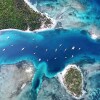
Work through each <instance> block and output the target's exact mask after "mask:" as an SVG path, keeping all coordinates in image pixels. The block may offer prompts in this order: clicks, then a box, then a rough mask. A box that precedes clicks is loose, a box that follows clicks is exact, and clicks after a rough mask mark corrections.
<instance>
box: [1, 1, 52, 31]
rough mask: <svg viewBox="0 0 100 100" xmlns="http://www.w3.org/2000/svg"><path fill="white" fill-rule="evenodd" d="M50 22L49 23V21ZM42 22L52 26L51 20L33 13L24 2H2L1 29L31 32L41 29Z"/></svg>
mask: <svg viewBox="0 0 100 100" xmlns="http://www.w3.org/2000/svg"><path fill="white" fill-rule="evenodd" d="M48 20H49V21H48ZM42 21H45V23H46V25H48V24H50V23H51V22H50V19H47V18H46V16H43V15H41V14H40V13H37V12H35V11H33V10H32V9H31V8H29V6H28V5H27V4H25V2H24V0H0V29H7V28H16V29H22V30H26V29H27V27H28V26H29V27H30V29H31V30H34V29H38V28H40V26H41V24H42Z"/></svg>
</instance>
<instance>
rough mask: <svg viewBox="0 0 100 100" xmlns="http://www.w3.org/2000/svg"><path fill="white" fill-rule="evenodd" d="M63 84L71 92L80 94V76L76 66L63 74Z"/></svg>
mask: <svg viewBox="0 0 100 100" xmlns="http://www.w3.org/2000/svg"><path fill="white" fill-rule="evenodd" d="M65 84H66V85H67V88H68V89H69V90H70V91H71V93H72V94H76V96H80V95H81V94H82V76H81V73H80V71H79V70H77V69H76V68H70V69H69V70H68V72H67V73H66V75H65Z"/></svg>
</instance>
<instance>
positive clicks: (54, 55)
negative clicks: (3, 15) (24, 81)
mask: <svg viewBox="0 0 100 100" xmlns="http://www.w3.org/2000/svg"><path fill="white" fill-rule="evenodd" d="M71 1H72V0H71ZM71 1H70V0H30V2H31V3H32V4H36V3H37V9H38V10H39V11H40V12H43V13H47V14H48V15H49V16H50V17H52V18H54V19H56V20H58V22H61V24H62V28H58V29H55V28H54V29H49V30H45V31H30V32H25V31H21V30H3V31H2V30H1V31H0V65H3V64H15V63H17V62H20V61H23V60H27V61H29V62H31V63H33V65H34V67H35V68H36V69H37V71H36V73H35V76H34V78H33V80H32V91H36V92H37V93H38V92H39V89H40V87H41V84H42V78H43V76H44V75H45V76H46V77H48V78H53V77H54V76H55V75H57V73H58V72H61V71H62V70H63V69H64V68H65V67H66V66H67V65H68V64H75V63H77V62H79V61H81V60H84V59H86V58H93V59H95V62H99V63H100V39H92V37H91V35H90V34H91V33H89V31H88V29H90V27H91V26H96V27H97V28H98V29H100V0H88V1H87V0H76V1H78V2H80V4H82V5H81V6H84V9H85V11H80V10H76V8H70V9H69V10H68V9H67V8H66V4H67V5H68V4H70V2H71ZM73 3H74V2H73ZM49 7H51V8H52V10H50V11H49V10H48V9H47V8H49ZM63 7H64V8H65V9H67V11H69V12H67V11H65V12H62V11H61V13H58V12H59V11H60V10H59V9H61V10H62V8H63ZM44 8H46V9H44ZM68 13H71V14H73V15H75V16H74V17H75V19H74V17H73V18H72V19H71V21H70V19H67V16H68ZM61 14H62V16H60V19H59V18H58V16H59V15H61ZM57 18H58V19H57ZM74 21H75V22H77V21H78V22H80V23H82V25H83V26H82V25H81V26H78V28H74V29H73V26H71V25H73V23H72V22H74ZM66 23H67V25H66ZM71 23H72V24H71ZM69 25H70V29H68V28H69ZM77 25H78V23H75V26H77ZM63 26H64V28H63ZM84 27H85V28H84ZM71 28H72V29H71ZM82 28H83V29H82ZM85 29H86V30H85ZM99 34H100V33H99ZM84 61H85V60H84ZM89 67H90V68H89V69H92V66H89ZM81 69H82V68H81ZM83 69H84V68H83ZM99 70H100V66H99V67H98V70H96V71H95V72H93V73H92V75H91V77H89V78H88V80H87V81H88V83H87V84H88V87H86V88H87V94H88V92H89V94H88V100H100V71H99ZM87 72H88V71H87ZM85 97H87V96H85ZM84 100H87V99H86V98H84Z"/></svg>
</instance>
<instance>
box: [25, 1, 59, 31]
mask: <svg viewBox="0 0 100 100" xmlns="http://www.w3.org/2000/svg"><path fill="white" fill-rule="evenodd" d="M24 2H25V3H26V4H27V5H28V6H29V7H30V8H31V9H33V10H34V11H35V12H38V13H40V14H41V15H45V16H46V17H47V18H48V19H50V20H51V22H52V23H53V24H52V26H51V28H54V27H55V25H56V23H57V22H56V20H55V19H53V18H51V17H49V16H48V14H47V13H41V12H40V11H38V9H37V8H36V4H34V5H32V3H31V2H30V1H29V0H24ZM47 29H48V28H47Z"/></svg>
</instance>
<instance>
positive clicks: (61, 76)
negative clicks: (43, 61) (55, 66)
mask: <svg viewBox="0 0 100 100" xmlns="http://www.w3.org/2000/svg"><path fill="white" fill-rule="evenodd" d="M70 68H76V69H77V70H79V71H80V73H81V76H82V95H81V96H79V97H76V96H74V95H72V94H71V92H70V91H69V90H68V89H67V87H66V86H65V84H64V82H63V80H64V76H65V74H66V72H67V71H68V70H69V69H70ZM56 78H57V79H58V81H59V82H60V83H61V85H62V86H63V87H64V88H65V89H66V91H67V92H68V93H69V94H71V95H72V96H73V97H74V98H76V99H81V98H82V97H83V95H84V94H85V91H84V90H83V86H84V85H83V74H82V72H81V69H80V68H79V67H78V66H76V65H74V64H73V65H68V66H66V67H65V69H64V70H63V71H62V72H60V73H58V74H57V76H56Z"/></svg>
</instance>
